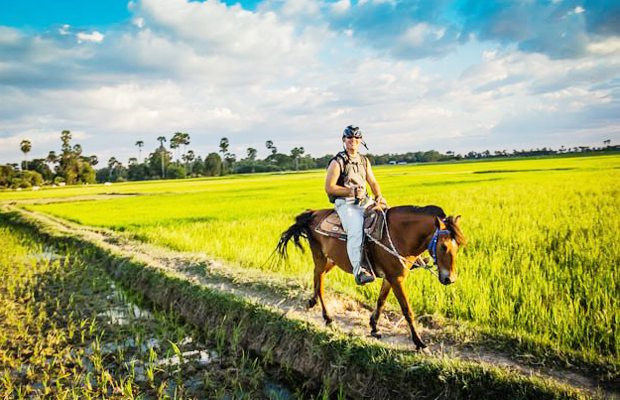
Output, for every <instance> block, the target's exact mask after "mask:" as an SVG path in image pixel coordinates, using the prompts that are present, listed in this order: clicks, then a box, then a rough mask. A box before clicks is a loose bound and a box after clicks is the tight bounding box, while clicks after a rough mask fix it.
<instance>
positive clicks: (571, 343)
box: [0, 155, 620, 360]
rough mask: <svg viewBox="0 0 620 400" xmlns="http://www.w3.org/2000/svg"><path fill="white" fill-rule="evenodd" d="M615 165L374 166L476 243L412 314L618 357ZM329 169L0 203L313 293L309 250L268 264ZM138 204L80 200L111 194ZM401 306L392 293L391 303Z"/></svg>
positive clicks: (619, 195)
mask: <svg viewBox="0 0 620 400" xmlns="http://www.w3.org/2000/svg"><path fill="white" fill-rule="evenodd" d="M619 168H620V156H614V155H612V156H596V157H579V158H577V157H574V158H546V159H529V160H510V161H507V160H506V161H487V162H476V163H455V164H437V165H399V166H386V167H375V168H374V170H375V171H374V172H375V175H376V176H377V179H378V181H379V182H380V184H381V187H382V191H383V195H384V196H385V197H386V199H387V201H388V203H389V204H390V205H392V206H394V205H402V204H414V205H427V204H435V205H439V206H441V207H442V208H443V209H444V210H445V211H446V213H447V214H449V215H462V218H463V220H462V226H463V230H464V232H465V234H466V236H467V239H468V246H467V247H466V248H465V249H463V250H462V251H461V252H460V255H459V257H458V259H457V271H458V280H457V282H456V283H455V284H453V285H451V286H449V287H445V286H443V285H441V284H439V282H438V281H437V279H436V278H435V277H433V276H432V275H431V274H428V273H426V272H424V271H416V272H413V273H412V274H411V275H410V276H409V278H408V279H407V282H406V283H407V285H406V290H407V291H408V293H409V299H410V302H411V304H412V307H413V310H414V312H416V313H418V314H420V313H424V314H439V315H441V316H444V317H447V318H449V319H452V320H455V321H463V322H464V323H467V324H468V325H470V326H472V327H473V329H478V330H480V331H484V332H491V333H496V334H497V335H499V336H502V335H507V336H509V337H514V338H517V339H518V340H526V341H530V342H531V343H534V344H544V345H545V346H547V347H551V348H554V349H558V351H568V352H577V353H579V354H581V355H582V356H583V357H585V358H590V357H600V356H603V357H611V358H613V359H615V360H617V357H618V350H620V336H619V335H617V332H618V328H619V327H620V311H619V310H620V301H619V300H618V297H619V296H618V295H619V294H620V280H619V279H618V276H619V272H620V268H619V264H620V262H619V261H620V241H619V240H618V238H617V237H616V235H617V234H618V232H620V218H619V217H618V214H619V212H620V174H619ZM324 174H325V171H312V172H307V173H299V174H269V175H262V174H261V175H258V174H257V175H251V176H235V177H223V178H212V179H193V180H183V181H163V182H141V183H122V184H114V185H113V186H111V187H104V186H102V185H95V186H89V187H72V188H56V189H44V190H41V191H38V192H31V191H28V192H1V193H0V202H2V201H7V202H8V201H13V200H20V199H21V200H28V199H36V198H56V199H58V198H62V197H67V200H68V202H60V203H52V202H50V203H49V204H30V205H26V206H25V207H27V208H28V209H31V210H36V211H41V212H45V213H49V214H52V215H55V216H58V217H61V218H65V219H68V220H71V221H75V222H78V223H80V224H84V225H88V226H99V227H107V228H112V229H115V230H118V231H124V232H126V233H127V234H129V235H130V236H132V237H135V238H138V239H140V240H143V241H145V242H149V243H153V244H156V245H161V246H164V247H168V248H171V249H174V250H179V251H188V252H201V253H205V254H207V255H209V256H212V257H214V258H219V259H222V260H226V261H228V262H229V263H231V264H234V265H236V266H241V267H249V268H258V269H262V270H264V273H265V274H273V275H277V276H284V277H291V278H294V279H296V280H299V281H301V282H306V284H307V285H308V286H310V283H311V280H312V269H313V266H312V260H311V257H310V254H309V252H306V253H303V254H302V253H300V252H297V251H292V249H291V251H290V253H291V258H290V261H289V262H288V263H274V262H267V260H269V256H270V254H271V252H272V251H273V249H274V247H275V245H276V243H277V241H278V239H279V236H280V233H281V232H282V231H283V230H285V229H286V228H287V227H288V226H290V225H291V224H292V223H293V221H294V217H295V215H297V214H298V213H300V212H302V211H304V210H306V209H317V208H329V207H330V206H331V205H330V203H329V202H328V201H327V196H326V195H325V194H324V191H323V183H324ZM112 192H113V193H116V194H132V196H129V197H120V196H119V197H118V198H107V199H104V200H90V201H74V200H76V199H75V198H73V197H74V196H89V195H94V194H102V193H112ZM326 284H327V287H328V289H331V290H335V291H338V292H341V293H345V294H350V295H351V296H354V297H357V298H361V299H363V300H364V301H366V302H367V303H368V304H374V301H375V299H376V296H377V294H378V291H379V287H380V284H379V283H375V284H372V285H367V286H366V287H363V288H359V287H357V286H356V285H355V283H354V281H353V278H352V276H351V275H347V274H344V273H342V272H341V271H339V270H338V271H335V272H332V273H330V274H329V275H328V276H327V279H326ZM388 302H390V303H391V305H392V307H395V308H396V307H397V302H396V299H395V298H394V297H393V296H390V297H389V298H388Z"/></svg>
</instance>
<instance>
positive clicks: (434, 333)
mask: <svg viewBox="0 0 620 400" xmlns="http://www.w3.org/2000/svg"><path fill="white" fill-rule="evenodd" d="M3 208H4V209H7V210H8V209H13V210H15V209H14V208H13V207H9V206H6V205H5V206H3ZM19 211H20V212H22V213H26V214H27V215H28V216H29V217H31V218H34V219H36V220H39V221H40V222H42V223H43V224H45V225H48V226H52V227H53V228H54V229H55V230H57V231H60V232H63V233H66V234H69V235H71V236H75V237H78V238H80V239H82V240H85V241H88V242H90V243H93V244H95V245H97V246H99V247H101V248H104V249H107V250H110V251H112V252H113V253H114V254H117V255H119V256H122V257H129V258H132V259H134V260H136V261H139V262H142V263H146V264H148V265H149V266H151V267H156V268H161V269H164V270H167V271H173V272H175V273H178V274H181V275H183V276H185V277H186V278H187V279H188V280H189V281H191V282H193V283H195V284H199V285H202V286H205V287H207V288H210V289H213V290H218V291H222V292H226V293H231V294H234V295H236V296H242V297H244V298H246V299H250V300H252V301H254V302H256V303H259V304H262V305H265V306H268V307H270V308H272V309H274V310H275V311H277V312H280V313H282V314H284V315H286V316H287V317H288V318H292V319H299V320H304V321H309V322H311V323H313V324H314V325H316V326H317V327H320V328H321V329H338V330H341V331H343V332H345V333H346V334H349V335H352V336H360V337H366V338H368V340H370V341H373V342H375V343H377V344H381V345H383V346H389V347H393V348H397V349H399V350H404V351H415V346H414V345H413V343H412V342H411V341H410V339H409V329H408V327H407V324H406V322H404V320H403V319H402V314H400V313H397V312H394V311H386V312H385V313H384V315H383V317H382V318H381V320H380V323H379V330H380V332H381V333H382V334H383V337H382V338H381V339H380V340H377V339H374V338H371V337H370V336H369V332H370V328H369V326H368V321H369V319H370V314H371V310H369V309H368V307H367V306H366V305H364V304H361V303H359V302H357V301H355V300H352V299H350V298H347V297H344V296H340V295H337V294H335V293H329V292H327V293H326V301H327V303H328V307H329V309H330V312H331V314H332V316H333V317H334V323H333V324H332V325H333V326H331V327H330V328H325V323H324V320H323V317H322V314H321V307H320V305H317V306H315V307H314V308H313V309H310V310H308V308H307V300H308V298H309V297H310V295H311V292H310V290H309V284H310V283H309V282H308V283H306V284H304V283H300V282H295V281H286V280H284V279H282V278H271V279H270V278H265V276H264V273H262V272H261V271H258V270H247V269H243V270H240V269H235V268H233V267H231V266H227V265H223V264H222V263H221V262H219V261H215V260H212V259H208V258H206V257H205V256H204V255H202V254H196V253H186V252H176V251H172V250H169V249H165V248H161V247H155V246H153V245H150V244H146V243H143V242H139V241H136V240H131V239H130V238H128V237H127V236H125V235H123V234H122V233H118V232H114V231H110V230H107V229H100V228H90V227H84V226H81V225H78V224H74V223H70V222H67V221H65V220H61V219H58V218H55V217H52V216H49V215H47V214H42V213H38V212H31V211H24V210H19ZM377 290H378V288H377ZM419 327H420V329H421V336H422V337H423V338H424V340H425V341H426V343H427V344H428V345H429V348H430V350H431V352H432V354H433V355H432V357H442V356H449V357H456V358H459V359H463V360H469V361H475V362H480V363H487V364H491V365H494V366H499V367H501V368H504V369H508V370H510V371H513V372H514V373H519V374H525V375H528V376H529V375H534V376H540V377H543V378H550V379H554V380H556V381H559V382H561V383H564V384H568V385H570V386H573V387H575V388H578V389H582V390H584V391H586V392H587V393H589V394H590V395H598V396H602V397H607V398H616V399H620V396H619V395H618V394H617V393H612V392H608V391H604V390H601V389H600V388H599V387H598V385H597V382H596V381H595V380H594V379H591V378H589V377H587V376H584V375H580V374H579V373H577V372H574V371H567V370H560V369H550V368H548V367H536V366H532V365H529V364H527V357H525V362H524V358H517V357H515V356H514V355H510V354H506V353H500V352H496V351H494V350H489V349H488V348H483V347H481V346H478V347H475V348H474V347H472V346H468V345H466V344H465V345H463V344H462V343H458V342H457V341H456V340H455V339H454V338H453V337H451V335H450V332H449V329H446V327H443V326H440V325H439V324H438V323H436V322H435V321H434V320H433V319H432V318H431V317H427V318H423V322H422V324H420V323H419Z"/></svg>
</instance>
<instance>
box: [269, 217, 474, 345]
mask: <svg viewBox="0 0 620 400" xmlns="http://www.w3.org/2000/svg"><path fill="white" fill-rule="evenodd" d="M332 211H333V210H331V209H328V210H310V211H306V212H304V213H302V214H299V215H298V216H297V217H296V220H295V223H294V224H293V225H292V226H291V227H290V228H288V229H287V230H286V231H284V232H283V233H282V236H281V237H280V242H279V243H278V246H277V247H276V250H277V251H278V253H279V254H280V256H281V257H284V258H285V257H286V256H287V247H286V245H287V243H288V242H289V240H291V239H293V240H294V243H295V245H296V246H297V247H299V248H300V249H301V250H302V251H303V247H302V246H301V243H300V238H302V237H303V238H305V239H307V240H308V243H309V244H310V250H311V251H312V257H313V259H314V296H313V297H312V298H311V299H310V300H309V302H308V304H309V306H310V307H314V305H315V304H316V303H317V298H318V300H319V301H320V302H321V306H322V307H323V318H324V319H325V322H326V324H329V323H330V322H331V321H332V319H331V317H330V315H329V313H328V311H327V309H326V306H325V301H324V299H323V282H324V277H325V274H326V273H327V272H329V271H330V270H331V269H332V268H333V267H334V266H336V265H337V266H338V267H340V269H342V270H343V271H345V272H347V273H351V270H352V269H351V264H350V262H349V257H348V256H347V249H346V242H345V241H343V240H340V239H338V238H334V237H329V236H324V235H322V234H319V233H318V232H316V231H315V228H316V227H317V225H318V224H319V223H320V221H322V220H323V218H324V217H325V216H326V215H327V214H329V213H330V212H332ZM386 217H387V218H386V221H387V230H388V231H387V233H386V234H384V235H383V238H382V239H381V241H380V242H381V243H382V244H383V246H380V245H377V244H375V243H372V242H370V243H367V244H366V246H367V250H368V256H369V259H370V261H371V263H372V264H373V265H374V266H375V268H376V270H377V274H378V275H379V276H380V277H383V284H382V286H381V291H380V292H379V299H378V300H377V309H376V310H375V312H374V313H373V314H372V316H371V317H370V327H371V328H372V331H371V334H372V335H373V336H375V337H381V336H380V335H379V333H378V332H377V322H378V320H379V317H380V316H381V309H382V307H383V304H384V303H385V299H386V297H387V296H388V294H389V293H390V290H391V289H393V290H394V294H395V295H396V298H397V299H398V302H399V303H400V307H401V309H402V311H403V314H404V316H405V319H406V320H407V323H408V324H409V328H410V330H411V339H412V340H413V341H414V343H415V344H416V347H417V348H418V349H424V348H425V347H426V345H425V344H424V342H423V341H422V339H421V338H420V336H419V335H418V333H417V332H416V324H415V320H414V319H413V315H412V312H411V307H410V306H409V301H408V300H407V295H406V293H405V291H404V288H403V281H404V279H405V277H406V276H407V273H408V271H409V270H410V267H411V266H412V265H413V262H414V260H415V259H416V258H417V256H419V255H420V254H422V253H423V252H424V251H425V250H427V249H428V250H429V252H430V253H431V255H432V256H433V258H434V259H435V265H436V266H437V269H438V272H439V274H438V278H439V281H440V282H441V283H442V284H444V285H449V284H451V283H453V282H454V281H455V280H456V272H455V260H456V253H457V250H458V247H459V246H464V245H465V236H464V235H463V232H462V231H461V228H460V226H459V221H460V215H459V216H457V217H452V216H449V217H446V215H445V213H444V212H443V210H442V209H441V208H440V207H437V206H426V207H415V206H399V207H394V208H390V209H389V210H388V211H387V213H386ZM388 235H389V237H388ZM390 239H391V240H390ZM390 241H391V242H392V243H393V245H392V244H391V243H390ZM389 250H392V251H389ZM399 256H400V257H399Z"/></svg>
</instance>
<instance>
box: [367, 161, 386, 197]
mask: <svg viewBox="0 0 620 400" xmlns="http://www.w3.org/2000/svg"><path fill="white" fill-rule="evenodd" d="M366 181H367V182H368V185H369V186H370V189H372V194H374V195H375V202H376V203H377V204H381V203H384V204H386V202H385V199H384V198H383V196H382V195H381V187H379V182H377V179H376V178H375V174H374V173H373V172H372V167H371V166H370V161H369V160H368V159H366Z"/></svg>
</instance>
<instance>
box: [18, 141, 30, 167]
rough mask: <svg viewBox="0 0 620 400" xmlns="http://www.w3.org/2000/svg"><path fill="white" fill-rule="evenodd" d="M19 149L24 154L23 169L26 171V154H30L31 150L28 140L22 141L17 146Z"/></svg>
mask: <svg viewBox="0 0 620 400" xmlns="http://www.w3.org/2000/svg"><path fill="white" fill-rule="evenodd" d="M19 147H20V148H21V150H22V152H23V153H24V159H25V160H26V161H24V169H28V153H29V152H30V149H32V144H31V143H30V140H28V139H26V140H22V142H21V143H20V144H19Z"/></svg>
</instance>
